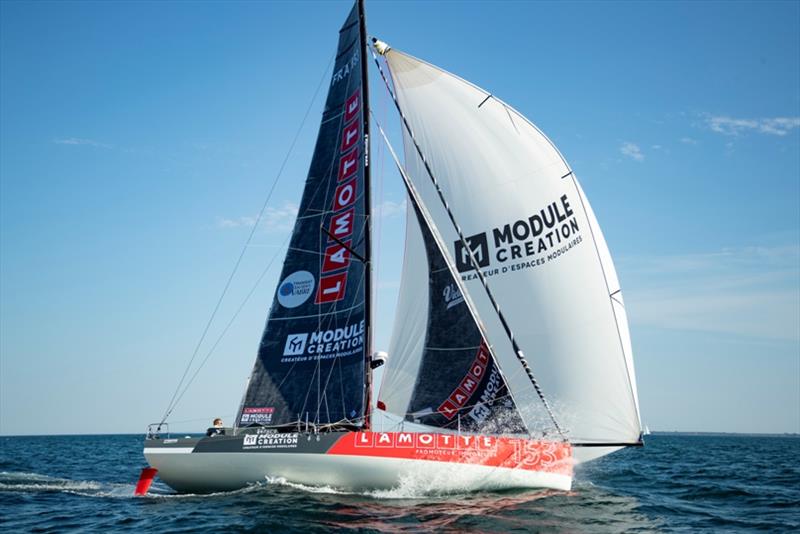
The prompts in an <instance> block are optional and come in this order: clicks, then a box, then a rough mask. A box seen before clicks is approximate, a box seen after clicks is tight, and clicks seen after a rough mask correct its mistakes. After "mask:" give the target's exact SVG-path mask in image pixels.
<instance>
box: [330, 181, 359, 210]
mask: <svg viewBox="0 0 800 534" xmlns="http://www.w3.org/2000/svg"><path fill="white" fill-rule="evenodd" d="M356 193H357V188H356V181H355V180H350V181H349V182H345V183H343V184H342V185H340V186H339V187H337V188H336V192H335V193H334V195H333V209H332V211H339V210H343V209H344V208H346V207H348V206H350V205H351V204H352V203H353V202H355V201H356Z"/></svg>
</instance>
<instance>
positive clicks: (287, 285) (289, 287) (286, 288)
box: [280, 282, 294, 297]
mask: <svg viewBox="0 0 800 534" xmlns="http://www.w3.org/2000/svg"><path fill="white" fill-rule="evenodd" d="M280 291H281V296H283V297H288V296H289V295H291V294H292V292H293V291H294V284H293V283H291V282H284V283H283V284H282V285H281V289H280Z"/></svg>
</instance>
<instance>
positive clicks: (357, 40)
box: [237, 5, 370, 426]
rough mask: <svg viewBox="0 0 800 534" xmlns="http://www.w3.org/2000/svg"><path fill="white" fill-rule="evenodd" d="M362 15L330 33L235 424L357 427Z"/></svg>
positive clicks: (364, 145)
mask: <svg viewBox="0 0 800 534" xmlns="http://www.w3.org/2000/svg"><path fill="white" fill-rule="evenodd" d="M364 51H365V37H364V21H363V10H362V9H361V6H360V5H356V6H354V7H353V9H352V11H351V12H350V15H349V16H348V18H347V20H346V21H345V23H344V25H343V27H342V29H341V30H340V31H339V46H338V49H337V52H336V59H335V63H334V67H333V76H332V78H331V84H330V88H329V91H328V97H327V100H326V103H325V110H324V112H323V115H322V122H321V125H320V129H319V134H318V137H317V143H316V147H315V150H314V155H313V157H312V160H311V167H310V169H309V172H308V178H307V180H306V185H305V190H304V192H303V197H302V200H301V203H300V209H299V215H298V217H297V221H296V223H295V227H294V231H293V233H292V237H291V241H290V244H289V249H288V252H287V255H286V259H285V261H284V264H283V270H282V273H281V282H280V283H279V284H278V288H277V291H276V294H275V298H274V300H273V303H272V307H271V309H270V313H269V318H268V320H267V324H266V327H265V329H264V334H263V337H262V340H261V344H260V347H259V351H258V357H257V358H256V362H255V366H254V368H253V372H252V374H251V376H250V380H249V383H248V387H247V391H246V393H245V396H244V399H243V402H242V405H241V407H240V409H239V414H238V417H237V425H238V426H250V425H286V424H294V423H298V422H300V421H304V422H305V421H309V422H311V423H313V424H317V425H325V424H334V423H340V424H341V423H346V424H350V425H357V426H361V425H362V424H363V422H364V416H365V411H366V406H367V391H368V381H369V376H368V373H369V371H368V365H367V355H368V354H369V335H370V313H369V304H370V302H369V295H370V269H369V263H368V259H369V257H370V220H369V176H368V150H369V146H368V127H369V125H368V120H367V117H368V115H367V109H368V106H367V96H368V95H367V87H366V76H365V75H364V74H365V67H366V63H365V62H364V59H365V58H364Z"/></svg>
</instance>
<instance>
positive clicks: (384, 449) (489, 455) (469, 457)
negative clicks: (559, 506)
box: [327, 432, 572, 476]
mask: <svg viewBox="0 0 800 534" xmlns="http://www.w3.org/2000/svg"><path fill="white" fill-rule="evenodd" d="M327 454H339V455H345V456H373V457H380V458H399V459H404V460H430V461H434V462H452V463H460V464H470V465H483V466H487V467H505V468H508V469H525V470H528V471H540V472H545V473H554V474H559V475H566V476H572V447H571V446H570V445H569V444H568V443H561V442H556V441H538V440H527V439H518V438H507V437H497V436H471V435H470V436H468V435H455V434H420V433H414V432H353V433H348V434H346V435H345V436H342V437H341V439H339V441H337V442H336V443H335V444H334V445H333V447H331V448H330V449H329V450H328V452H327Z"/></svg>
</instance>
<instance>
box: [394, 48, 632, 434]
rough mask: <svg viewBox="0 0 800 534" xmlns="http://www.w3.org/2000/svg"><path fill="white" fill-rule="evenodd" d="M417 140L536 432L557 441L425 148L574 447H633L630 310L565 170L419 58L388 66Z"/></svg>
mask: <svg viewBox="0 0 800 534" xmlns="http://www.w3.org/2000/svg"><path fill="white" fill-rule="evenodd" d="M386 58H387V61H388V64H389V66H390V70H391V73H392V77H393V82H394V86H395V89H396V93H397V99H398V103H399V106H400V108H401V110H402V111H403V114H404V115H405V117H406V119H407V121H408V123H409V126H410V128H411V131H412V132H413V134H414V138H413V139H412V138H411V136H410V135H409V132H408V131H404V142H405V147H406V151H405V159H406V165H407V170H408V174H409V175H410V176H411V179H412V180H413V182H414V184H415V186H416V188H417V190H418V192H419V195H420V197H421V199H422V202H423V203H424V205H425V207H426V208H427V210H428V212H429V213H430V217H431V219H432V220H433V223H434V224H435V225H436V228H437V230H438V231H439V232H440V234H441V235H442V236H443V238H444V239H445V241H446V243H447V247H448V258H447V260H448V261H450V262H452V263H454V264H455V266H456V267H457V269H458V271H459V272H460V274H461V277H462V280H463V281H464V283H465V287H466V288H467V291H468V293H469V296H470V297H471V299H472V300H473V302H474V303H475V306H476V308H477V312H478V315H479V317H480V319H481V321H482V322H483V324H484V326H485V332H486V333H487V341H488V342H489V343H490V344H491V346H492V348H493V350H494V353H495V355H496V357H497V359H498V362H499V364H500V367H501V369H502V370H503V372H504V375H505V377H506V381H507V383H508V387H509V389H510V391H511V394H512V395H513V397H514V400H515V401H516V404H517V408H518V410H519V411H520V414H521V416H522V419H523V421H524V422H525V424H526V426H527V428H528V429H529V430H530V431H536V429H540V430H545V431H546V430H548V429H549V428H548V427H549V425H548V422H547V421H544V420H542V418H541V410H540V409H539V407H540V402H539V400H538V399H537V397H538V394H537V392H536V391H535V387H534V385H533V384H532V383H531V380H530V379H529V377H528V376H527V375H526V373H525V372H524V371H523V368H522V365H521V363H520V361H519V360H518V359H517V357H516V355H515V354H514V352H513V351H512V348H511V343H510V341H509V339H508V336H507V335H506V334H505V331H504V328H503V326H502V325H501V323H500V321H499V319H498V314H497V313H496V310H495V308H494V306H493V304H492V303H491V302H490V299H489V298H488V297H487V295H486V293H485V292H484V291H483V288H482V287H481V286H480V285H479V281H478V280H477V276H476V274H475V273H474V269H473V268H472V267H471V265H470V261H468V254H466V251H465V250H463V246H462V244H461V241H460V239H459V238H458V236H457V233H456V232H455V231H454V229H453V227H452V225H451V223H450V221H449V219H448V216H447V215H446V212H445V209H444V207H443V206H442V205H441V203H440V201H439V198H438V195H437V193H436V192H435V189H434V188H433V186H432V184H431V180H430V179H429V176H428V171H427V169H426V168H425V165H424V163H423V162H422V161H421V159H420V156H419V155H418V153H417V150H416V147H415V143H416V144H418V146H419V147H420V150H421V151H422V153H423V155H424V156H425V159H426V161H427V163H428V165H429V167H430V169H431V171H432V173H433V174H434V175H435V176H436V178H437V180H438V182H439V183H440V185H441V188H442V189H443V191H444V196H445V198H446V199H447V201H448V204H449V207H450V209H451V211H452V213H453V214H454V216H455V219H456V220H457V221H458V223H459V224H460V226H461V227H462V229H463V230H464V232H465V235H466V236H468V241H469V245H470V249H471V250H472V251H473V254H474V256H475V258H476V259H477V261H478V264H479V266H480V268H481V270H482V272H483V273H484V275H485V276H486V277H487V279H488V281H489V282H488V283H489V285H490V286H491V289H492V293H493V295H494V296H495V298H496V300H497V302H498V304H499V306H500V308H502V310H503V313H504V315H505V317H506V319H507V321H508V323H509V325H510V327H511V330H512V331H513V332H514V334H515V335H516V340H517V343H518V344H519V345H520V347H522V349H523V350H524V352H525V354H526V355H527V359H528V362H529V363H530V365H531V366H532V368H533V372H534V374H535V375H536V378H537V379H538V383H539V384H540V385H541V388H542V390H543V391H544V395H545V396H546V397H547V400H548V401H549V402H550V404H551V406H552V407H553V409H554V411H555V413H556V417H557V419H558V421H559V423H560V425H561V426H562V427H564V428H565V429H566V430H567V432H568V437H569V438H570V440H571V441H573V442H576V443H581V442H592V443H634V442H637V441H638V440H639V435H640V432H641V426H640V422H639V414H638V401H637V398H636V390H635V378H634V371H633V361H632V358H631V354H630V340H629V338H628V332H627V323H626V320H625V311H624V307H623V305H622V300H621V296H620V291H619V286H618V284H617V282H616V274H615V273H614V269H613V265H612V264H611V260H610V255H609V254H608V250H607V247H606V245H605V242H604V240H603V238H602V234H601V232H600V229H599V227H598V226H597V223H596V220H595V219H594V215H593V214H592V212H591V208H590V207H589V205H588V202H587V201H586V198H585V196H584V195H583V192H582V191H581V189H580V186H579V185H578V182H577V180H576V178H575V176H574V174H573V173H572V171H571V169H570V168H569V167H568V165H567V164H566V162H565V161H564V159H563V158H562V157H561V155H560V154H559V153H558V151H557V150H556V149H555V147H554V146H553V145H552V143H550V141H549V140H548V139H547V138H546V137H545V136H544V135H543V134H542V133H541V132H540V131H539V130H538V129H537V128H536V127H534V126H533V125H532V124H531V123H530V122H528V121H527V119H525V118H524V117H522V116H521V115H520V114H519V113H517V112H516V111H515V110H513V109H512V108H510V107H508V106H507V105H506V104H504V103H503V102H501V101H500V100H498V99H496V98H494V97H493V96H492V95H491V94H489V93H487V92H486V91H483V90H482V89H479V88H477V87H475V86H473V85H471V84H469V83H467V82H465V81H464V80H462V79H460V78H457V77H456V76H453V75H451V74H449V73H447V72H444V71H442V70H440V69H438V68H436V67H434V66H432V65H429V64H426V63H424V62H422V61H419V60H417V59H415V58H413V57H410V56H408V55H405V54H403V53H400V52H397V51H396V50H390V51H389V52H388V53H387V54H386Z"/></svg>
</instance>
